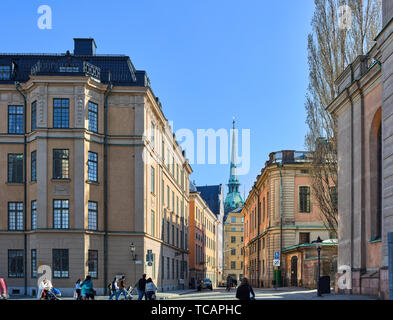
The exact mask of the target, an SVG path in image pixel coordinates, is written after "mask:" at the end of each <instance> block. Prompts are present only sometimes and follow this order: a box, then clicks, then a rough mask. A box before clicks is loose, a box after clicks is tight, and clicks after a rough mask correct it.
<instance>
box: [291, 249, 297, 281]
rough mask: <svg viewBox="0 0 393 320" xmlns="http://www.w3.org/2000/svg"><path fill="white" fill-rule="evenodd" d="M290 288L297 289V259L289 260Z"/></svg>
mask: <svg viewBox="0 0 393 320" xmlns="http://www.w3.org/2000/svg"><path fill="white" fill-rule="evenodd" d="M291 286H294V287H297V257H296V256H294V257H292V259H291Z"/></svg>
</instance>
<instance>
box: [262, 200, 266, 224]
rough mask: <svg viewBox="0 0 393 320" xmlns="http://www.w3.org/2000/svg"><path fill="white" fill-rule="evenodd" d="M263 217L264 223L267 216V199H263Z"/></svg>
mask: <svg viewBox="0 0 393 320" xmlns="http://www.w3.org/2000/svg"><path fill="white" fill-rule="evenodd" d="M262 205H263V216H262V219H263V221H265V215H266V201H265V197H264V198H263V204H262Z"/></svg>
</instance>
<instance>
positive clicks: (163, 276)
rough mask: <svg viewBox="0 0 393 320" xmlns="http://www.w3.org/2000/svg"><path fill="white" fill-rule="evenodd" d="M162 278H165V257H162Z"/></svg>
mask: <svg viewBox="0 0 393 320" xmlns="http://www.w3.org/2000/svg"><path fill="white" fill-rule="evenodd" d="M161 279H165V258H164V256H162V257H161Z"/></svg>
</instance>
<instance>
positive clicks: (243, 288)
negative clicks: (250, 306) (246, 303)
mask: <svg viewBox="0 0 393 320" xmlns="http://www.w3.org/2000/svg"><path fill="white" fill-rule="evenodd" d="M236 298H238V299H239V300H255V293H254V290H252V287H251V286H250V284H249V283H248V279H247V278H243V279H242V281H241V283H240V286H239V287H238V288H237V290H236Z"/></svg>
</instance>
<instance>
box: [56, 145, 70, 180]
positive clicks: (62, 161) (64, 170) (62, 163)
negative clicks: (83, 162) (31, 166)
mask: <svg viewBox="0 0 393 320" xmlns="http://www.w3.org/2000/svg"><path fill="white" fill-rule="evenodd" d="M69 161H70V151H69V150H68V149H53V179H56V180H59V179H60V180H61V179H68V178H69V177H70V174H69V170H70V168H69Z"/></svg>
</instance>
